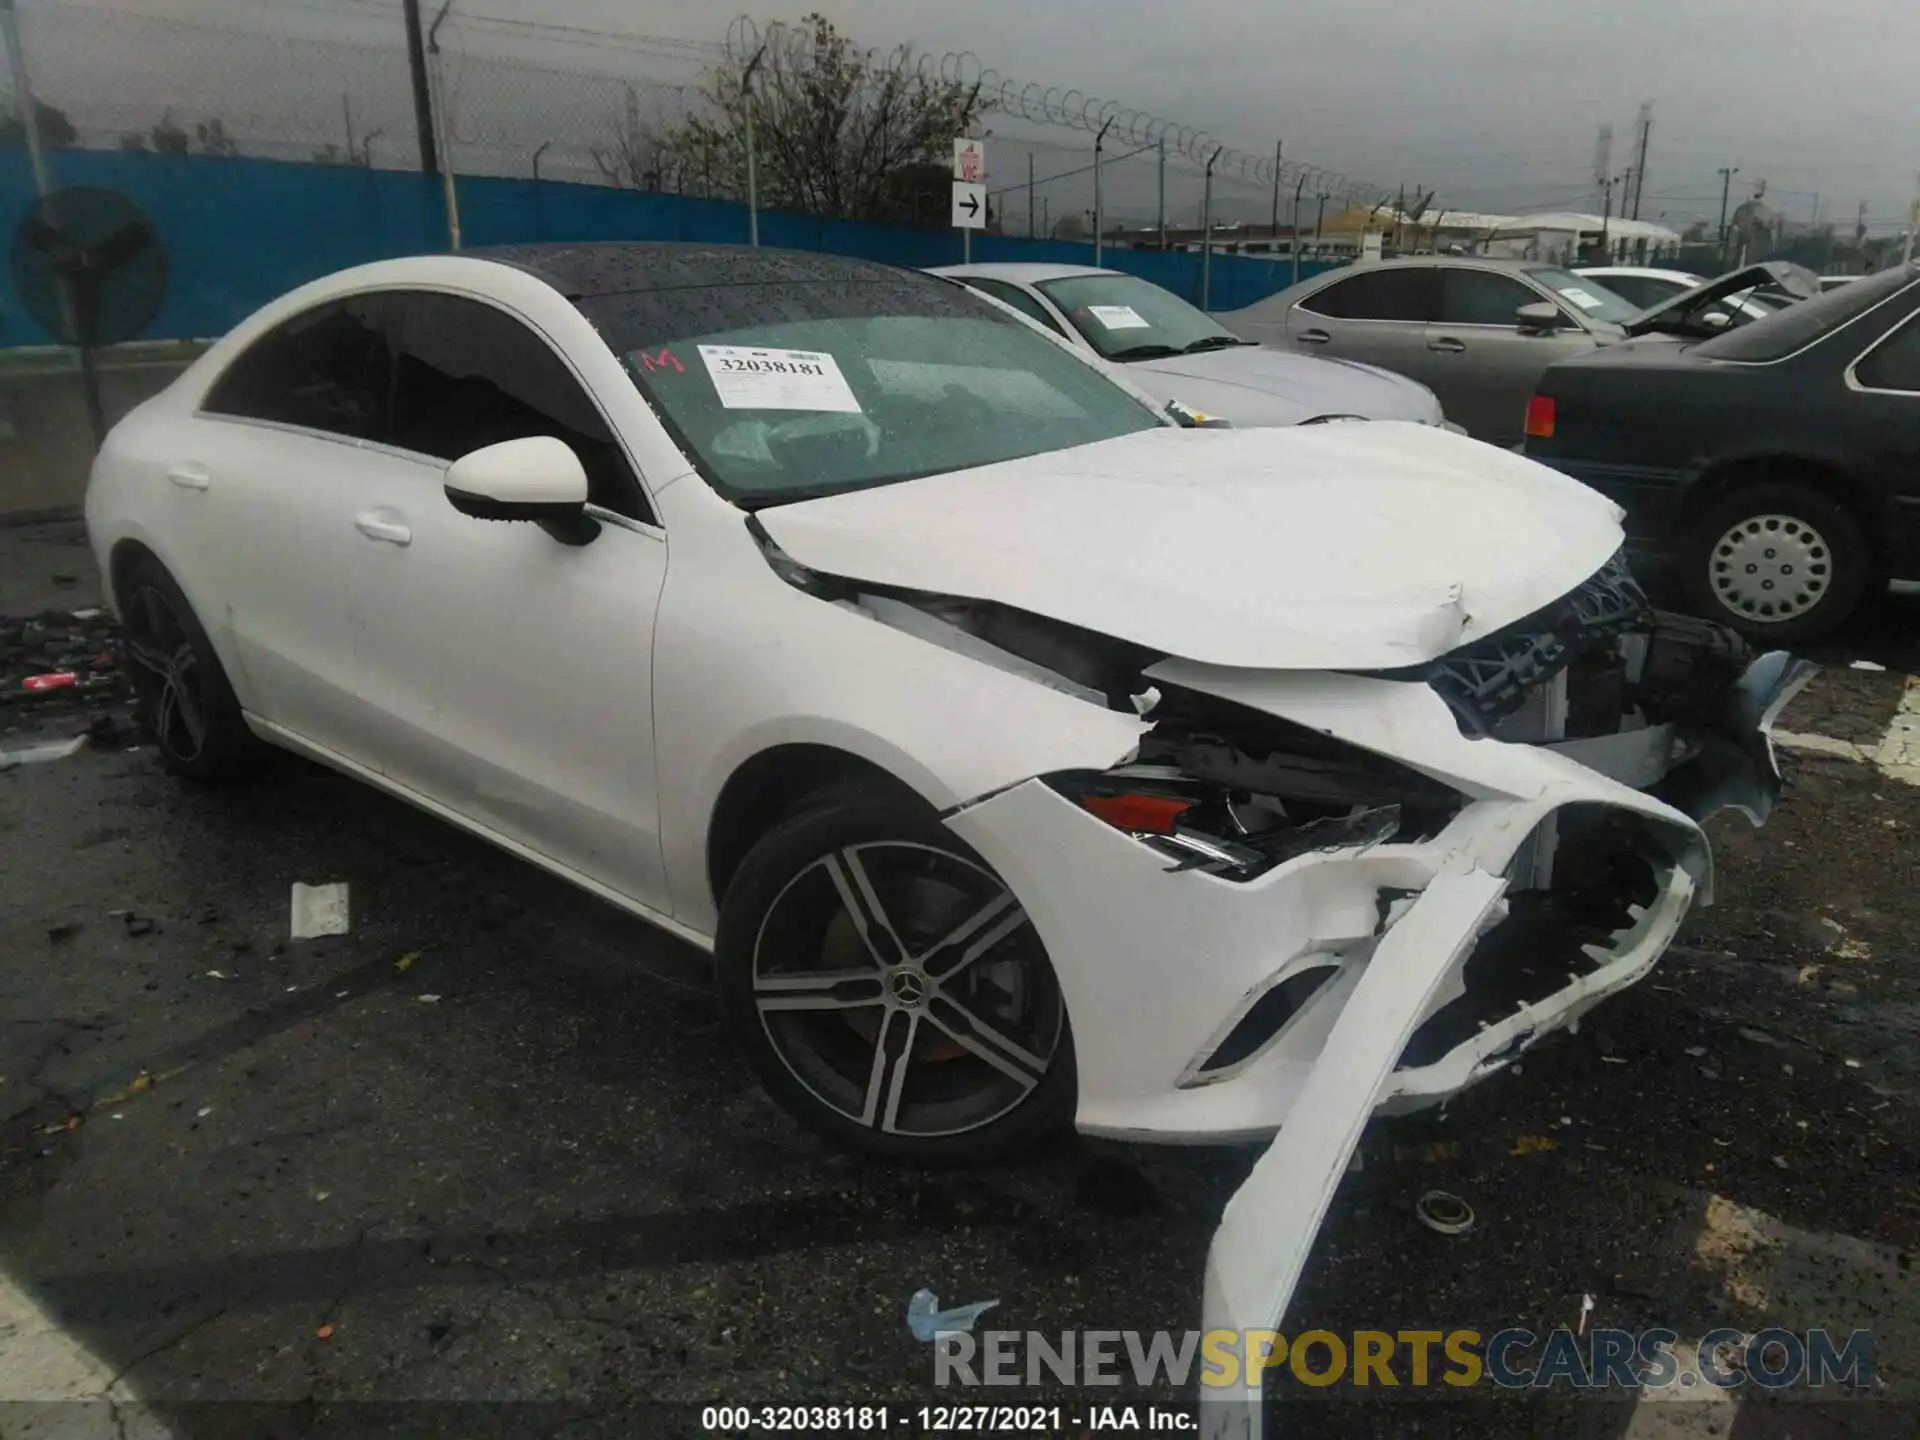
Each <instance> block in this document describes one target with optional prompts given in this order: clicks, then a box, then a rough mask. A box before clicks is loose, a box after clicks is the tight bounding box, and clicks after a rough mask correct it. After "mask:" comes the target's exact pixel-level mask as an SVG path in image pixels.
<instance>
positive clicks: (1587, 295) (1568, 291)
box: [1527, 265, 1640, 325]
mask: <svg viewBox="0 0 1920 1440" xmlns="http://www.w3.org/2000/svg"><path fill="white" fill-rule="evenodd" d="M1527 274H1529V275H1531V276H1532V277H1533V278H1534V280H1535V281H1537V282H1538V283H1539V284H1542V285H1544V286H1546V287H1547V288H1548V289H1549V290H1551V291H1553V293H1554V294H1556V295H1558V296H1559V297H1560V298H1561V299H1562V300H1564V301H1566V302H1567V304H1569V305H1571V306H1572V307H1573V308H1574V310H1575V311H1576V312H1577V313H1578V314H1579V316H1580V318H1581V319H1583V320H1589V321H1592V320H1599V321H1603V322H1605V323H1606V324H1609V325H1624V324H1626V323H1627V321H1629V320H1631V319H1632V318H1633V317H1634V316H1636V315H1638V314H1639V313H1640V307H1639V306H1638V305H1635V304H1633V303H1632V302H1630V301H1627V300H1623V299H1621V298H1620V297H1619V296H1618V295H1616V294H1614V293H1613V291H1611V290H1609V289H1607V286H1606V282H1605V281H1604V280H1595V279H1593V278H1591V277H1590V276H1586V275H1576V274H1574V273H1573V272H1572V271H1571V270H1556V269H1554V268H1553V267H1552V266H1548V265H1542V266H1538V267H1536V268H1534V269H1532V270H1529V271H1527Z"/></svg>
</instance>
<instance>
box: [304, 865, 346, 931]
mask: <svg viewBox="0 0 1920 1440" xmlns="http://www.w3.org/2000/svg"><path fill="white" fill-rule="evenodd" d="M347 930H348V905H347V886H346V882H344V881H342V882H340V883H338V884H333V885H307V884H303V883H302V882H301V881H298V880H296V881H294V882H293V936H292V938H293V939H295V940H315V939H318V938H319V937H320V936H322V935H345V934H346V933H347Z"/></svg>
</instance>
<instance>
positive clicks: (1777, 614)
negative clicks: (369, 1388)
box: [1685, 483, 1873, 644]
mask: <svg viewBox="0 0 1920 1440" xmlns="http://www.w3.org/2000/svg"><path fill="white" fill-rule="evenodd" d="M1685 565H1686V581H1687V586H1688V591H1689V593H1690V595H1691V596H1692V599H1693V601H1694V604H1695V606H1696V607H1697V608H1698V610H1699V612H1700V613H1701V614H1702V615H1705V616H1708V617H1709V618H1711V619H1714V620H1718V621H1721V622H1722V623H1724V624H1727V625H1731V626H1732V627H1733V628H1734V629H1736V630H1739V631H1741V632H1742V633H1743V634H1746V635H1748V636H1751V637H1752V638H1753V639H1755V640H1756V641H1759V642H1761V643H1762V644H1766V643H1779V644H1791V643H1794V642H1797V641H1803V640H1811V639H1816V638H1818V637H1820V636H1824V635H1828V634H1831V633H1832V632H1833V631H1834V630H1836V629H1838V628H1839V627H1840V626H1841V625H1842V624H1843V623H1845V621H1846V619H1847V617H1848V616H1850V615H1851V614H1852V613H1853V612H1854V611H1855V610H1856V609H1858V608H1859V605H1860V602H1861V600H1862V599H1863V598H1865V596H1866V593H1867V586H1868V584H1869V582H1870V580H1871V577H1872V570H1873V564H1872V559H1871V556H1870V554H1869V552H1868V549H1867V542H1866V537H1865V536H1864V535H1863V534H1862V532H1861V529H1860V522H1859V521H1858V520H1856V519H1855V518H1854V517H1853V514H1852V513H1851V512H1850V511H1849V510H1847V508H1846V507H1845V506H1843V505H1841V504H1840V503H1838V502H1837V501H1835V500H1833V499H1830V498H1829V497H1828V496H1826V495H1823V494H1822V493H1821V492H1820V491H1818V490H1815V489H1814V488H1812V487H1811V486H1809V485H1802V484H1795V483H1768V484H1763V485H1754V486H1750V487H1748V488H1746V489H1742V490H1736V491H1734V492H1733V493H1732V494H1731V495H1728V496H1726V497H1724V498H1723V499H1721V500H1719V501H1717V502H1716V503H1715V504H1714V505H1713V506H1712V507H1711V508H1709V509H1708V510H1707V511H1706V512H1705V513H1703V514H1702V515H1700V516H1699V517H1698V518H1696V519H1695V521H1694V522H1693V524H1692V526H1691V527H1689V529H1688V532H1687V544H1686V554H1685Z"/></svg>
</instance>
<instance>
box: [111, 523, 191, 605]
mask: <svg viewBox="0 0 1920 1440" xmlns="http://www.w3.org/2000/svg"><path fill="white" fill-rule="evenodd" d="M142 560H151V561H153V563H154V564H156V565H158V566H159V567H160V568H161V569H162V570H165V571H166V572H167V573H168V574H169V575H171V574H173V571H172V570H171V569H170V568H169V567H168V565H167V562H166V561H164V560H162V559H161V558H160V557H159V556H158V555H156V554H155V553H154V552H153V549H152V547H151V546H149V545H148V544H147V543H146V542H145V541H143V540H135V539H132V538H127V539H122V540H116V541H115V542H114V544H113V549H111V550H110V551H108V552H107V598H108V599H109V600H111V601H112V602H113V611H114V614H116V615H118V616H119V617H120V618H121V619H122V620H123V621H124V620H125V619H126V617H127V607H126V598H127V597H126V584H127V576H128V574H129V573H130V572H131V571H132V569H133V567H134V566H135V565H137V564H139V563H140V562H141V561H142ZM174 583H175V584H178V583H179V581H178V580H176V581H175V582H174Z"/></svg>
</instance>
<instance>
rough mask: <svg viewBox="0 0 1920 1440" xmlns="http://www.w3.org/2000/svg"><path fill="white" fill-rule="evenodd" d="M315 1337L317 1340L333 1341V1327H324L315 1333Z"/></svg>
mask: <svg viewBox="0 0 1920 1440" xmlns="http://www.w3.org/2000/svg"><path fill="white" fill-rule="evenodd" d="M313 1337H314V1339H316V1340H331V1339H332V1338H333V1326H331V1325H322V1326H321V1327H320V1328H319V1329H318V1330H316V1331H314V1332H313Z"/></svg>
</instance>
